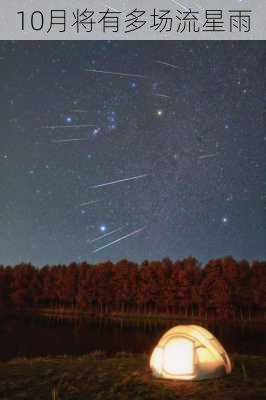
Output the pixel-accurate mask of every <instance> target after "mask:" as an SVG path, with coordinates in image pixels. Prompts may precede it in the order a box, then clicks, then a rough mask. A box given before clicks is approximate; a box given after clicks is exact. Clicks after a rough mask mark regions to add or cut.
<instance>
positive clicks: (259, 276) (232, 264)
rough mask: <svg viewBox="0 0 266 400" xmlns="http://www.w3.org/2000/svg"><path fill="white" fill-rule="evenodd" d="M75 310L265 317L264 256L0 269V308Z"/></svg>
mask: <svg viewBox="0 0 266 400" xmlns="http://www.w3.org/2000/svg"><path fill="white" fill-rule="evenodd" d="M40 309H51V310H56V309H71V310H73V309H75V310H80V311H81V310H82V311H85V312H88V313H89V314H91V315H103V314H104V315H112V314H115V313H121V314H122V313H123V314H133V313H134V314H135V313H136V314H152V315H153V314H155V315H156V314H158V315H161V314H165V315H176V316H179V317H182V318H202V319H212V318H213V319H237V320H249V319H257V320H258V319H261V320H262V319H266V261H253V262H251V263H249V262H248V261H246V260H241V261H236V260H235V259H234V258H232V257H225V258H221V259H215V260H210V261H208V262H207V264H205V265H201V264H200V263H199V262H198V261H197V259H195V258H193V257H188V258H186V259H184V260H178V261H175V262H173V261H171V260H170V259H163V260H162V261H144V262H143V263H142V264H140V265H138V264H136V263H133V262H130V261H127V260H121V261H119V262H117V263H113V262H111V261H107V262H105V263H101V264H97V265H90V264H88V263H87V262H81V263H75V262H73V263H70V264H69V265H61V264H60V265H52V266H49V265H47V266H44V267H42V268H38V267H35V266H33V265H31V264H28V263H21V264H19V265H16V266H13V267H11V266H0V311H7V312H16V311H23V310H35V311H36V310H40Z"/></svg>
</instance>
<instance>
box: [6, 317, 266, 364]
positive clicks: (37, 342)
mask: <svg viewBox="0 0 266 400" xmlns="http://www.w3.org/2000/svg"><path fill="white" fill-rule="evenodd" d="M173 325H175V324H173V323H169V324H168V326H162V325H158V323H155V322H152V321H148V322H146V323H143V322H141V321H139V322H136V321H123V320H116V321H111V320H108V319H101V320H85V319H62V318H54V317H53V318H48V317H40V316H39V317H33V316H21V317H19V318H18V317H16V318H12V319H7V320H4V321H1V324H0V343H1V347H0V359H1V360H8V359H12V358H14V357H36V356H47V355H62V354H74V355H78V354H84V353H89V352H92V351H104V352H106V353H108V354H110V353H116V352H122V351H125V352H130V353H150V352H151V351H152V349H153V347H154V345H155V344H156V342H157V341H158V340H159V338H160V336H161V335H162V333H163V332H165V330H166V329H168V328H169V327H170V326H173ZM202 325H204V326H205V327H206V328H207V329H209V330H211V331H212V332H213V333H214V335H215V336H216V337H217V338H218V339H219V340H220V342H221V343H222V344H223V345H224V346H225V348H226V350H227V351H228V352H229V353H233V352H238V353H245V354H254V355H265V356H266V335H265V333H266V323H256V324H250V323H249V324H248V323H247V324H232V323H231V324H229V323H227V324H225V323H205V324H202Z"/></svg>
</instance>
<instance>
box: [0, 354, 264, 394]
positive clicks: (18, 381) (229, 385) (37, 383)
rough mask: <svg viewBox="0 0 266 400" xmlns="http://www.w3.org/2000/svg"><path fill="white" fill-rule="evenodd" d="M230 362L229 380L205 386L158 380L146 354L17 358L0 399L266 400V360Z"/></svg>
mask: <svg viewBox="0 0 266 400" xmlns="http://www.w3.org/2000/svg"><path fill="white" fill-rule="evenodd" d="M231 359H232V361H233V365H234V368H233V372H232V374H231V375H230V376H227V377H224V378H220V379H216V380H209V381H201V382H177V381H176V382H173V381H167V380H157V379H156V378H153V377H152V375H151V373H150V371H149V368H148V358H147V356H144V355H137V356H136V355H127V354H117V355H115V356H112V357H106V356H105V355H104V354H102V353H93V354H88V355H84V356H81V357H71V356H60V357H52V358H50V357H46V358H36V359H17V360H12V361H9V362H2V363H0V399H1V400H13V399H21V400H22V399H23V400H85V399H86V400H88V399H93V400H111V399H115V400H129V399H130V400H147V399H149V400H157V399H158V400H159V399H160V400H172V399H184V400H203V399H208V400H209V399H210V400H266V358H265V357H255V356H243V355H241V356H240V355H233V356H231Z"/></svg>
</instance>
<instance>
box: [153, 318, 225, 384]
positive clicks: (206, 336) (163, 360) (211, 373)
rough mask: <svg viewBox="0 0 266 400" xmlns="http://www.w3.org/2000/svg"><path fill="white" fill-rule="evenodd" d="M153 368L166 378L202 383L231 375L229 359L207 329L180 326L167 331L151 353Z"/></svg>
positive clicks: (157, 373)
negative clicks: (204, 380)
mask: <svg viewBox="0 0 266 400" xmlns="http://www.w3.org/2000/svg"><path fill="white" fill-rule="evenodd" d="M150 367H151V369H152V372H153V374H154V375H155V376H157V377H160V378H166V379H182V380H183V379H185V380H202V379H211V378H217V377H220V376H223V375H225V374H230V372H231V370H232V367H231V362H230V359H229V357H228V355H227V353H226V351H225V350H224V348H223V347H222V345H221V344H220V343H219V342H218V340H217V339H216V338H215V337H214V336H213V335H212V334H211V333H210V332H209V331H207V329H204V328H202V327H201V326H197V325H178V326H176V327H174V328H172V329H170V330H169V331H167V332H166V333H165V334H164V335H163V336H162V338H161V339H160V341H159V343H158V344H157V346H156V347H155V349H154V350H153V352H152V355H151V359H150Z"/></svg>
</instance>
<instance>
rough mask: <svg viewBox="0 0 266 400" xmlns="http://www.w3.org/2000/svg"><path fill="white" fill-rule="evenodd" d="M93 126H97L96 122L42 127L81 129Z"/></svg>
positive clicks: (44, 127)
mask: <svg viewBox="0 0 266 400" xmlns="http://www.w3.org/2000/svg"><path fill="white" fill-rule="evenodd" d="M91 126H96V125H95V124H80V125H51V126H42V127H41V128H42V129H70V128H73V129H80V128H89V127H91Z"/></svg>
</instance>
